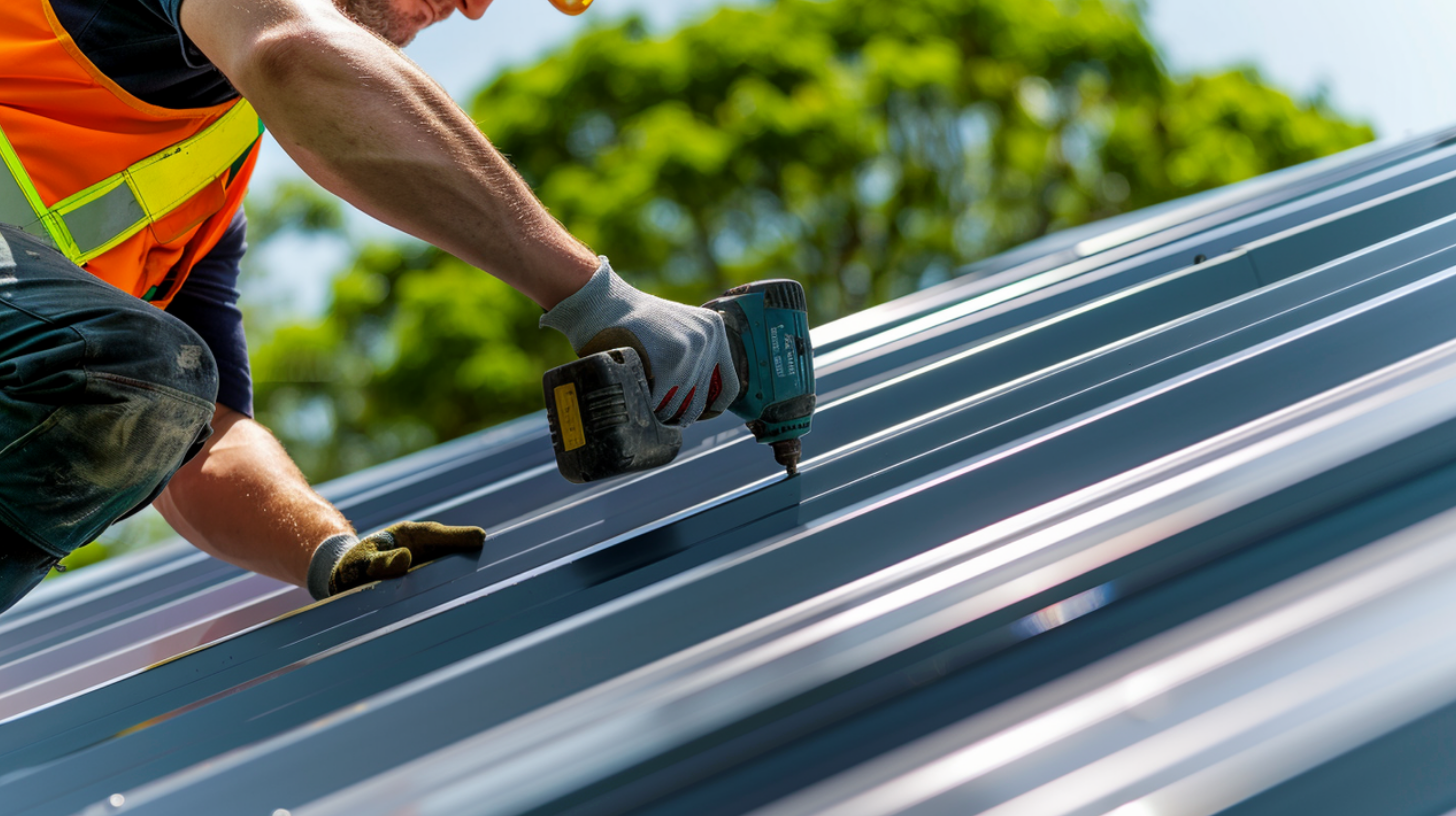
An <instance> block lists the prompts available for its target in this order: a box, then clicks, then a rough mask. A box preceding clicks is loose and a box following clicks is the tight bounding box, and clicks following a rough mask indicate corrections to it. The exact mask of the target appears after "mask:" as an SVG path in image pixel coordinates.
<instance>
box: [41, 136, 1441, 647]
mask: <svg viewBox="0 0 1456 816" xmlns="http://www.w3.org/2000/svg"><path fill="white" fill-rule="evenodd" d="M1412 149H1413V148H1412V147H1411V146H1402V147H1401V148H1398V149H1394V150H1379V151H1377V150H1371V151H1367V152H1369V153H1372V154H1374V157H1371V156H1366V157H1363V158H1357V157H1349V158H1345V159H1340V160H1339V161H1338V162H1328V163H1326V164H1333V165H1337V166H1336V167H1335V168H1334V169H1322V170H1316V168H1309V169H1306V170H1300V171H1299V172H1297V173H1289V174H1284V175H1287V176H1292V177H1294V178H1293V179H1287V178H1286V179H1284V180H1277V179H1276V180H1264V181H1261V182H1259V183H1258V184H1251V185H1248V189H1247V190H1240V191H1231V192H1225V193H1221V194H1220V195H1219V196H1214V197H1212V198H1219V199H1220V200H1221V201H1223V202H1225V203H1228V202H1235V201H1236V202H1242V203H1244V204H1248V203H1249V202H1250V201H1251V200H1258V202H1259V205H1260V206H1268V204H1269V203H1270V202H1269V201H1268V200H1267V199H1268V198H1269V196H1271V195H1273V196H1280V195H1283V196H1288V195H1289V194H1290V188H1291V187H1292V188H1296V189H1300V190H1307V189H1317V188H1318V187H1320V186H1328V184H1329V183H1330V182H1331V181H1332V180H1333V179H1335V178H1338V177H1340V176H1341V174H1342V173H1343V174H1351V173H1353V172H1354V170H1355V169H1361V170H1362V171H1368V169H1369V168H1379V167H1380V166H1381V164H1382V162H1385V161H1388V160H1390V159H1391V157H1393V156H1396V155H1401V156H1405V155H1409V151H1411V150H1412ZM1440 161H1441V160H1440V158H1439V156H1435V157H1433V156H1425V157H1420V158H1418V159H1417V160H1416V161H1414V162H1411V163H1410V164H1411V165H1412V166H1413V167H1414V170H1413V169H1412V167H1406V168H1404V169H1403V170H1400V171H1398V172H1397V171H1390V170H1386V171H1385V172H1383V173H1381V174H1377V175H1378V178H1376V179H1375V183H1374V184H1373V185H1372V184H1366V185H1364V186H1363V187H1362V188H1361V189H1362V191H1363V194H1364V195H1367V196H1368V195H1374V194H1376V193H1378V192H1380V191H1382V190H1385V189H1387V188H1389V187H1390V186H1392V185H1398V184H1400V183H1403V182H1402V181H1401V180H1402V179H1407V180H1408V178H1409V176H1410V174H1411V173H1412V172H1416V173H1430V172H1432V171H1433V168H1435V167H1439V166H1442V165H1441V164H1440ZM1433 162H1434V163H1433ZM1296 182H1298V183H1296ZM1254 194H1258V195H1254ZM1260 195H1262V196H1263V198H1260V197H1259V196H1260ZM1351 200H1352V199H1350V198H1349V197H1348V196H1346V197H1336V199H1335V201H1337V202H1338V203H1345V204H1348V203H1349V202H1350V201H1351ZM1320 206H1325V207H1329V206H1335V204H1332V203H1331V202H1330V201H1323V202H1321V205H1320ZM1413 211H1414V210H1413ZM1209 212H1213V213H1216V214H1217V216H1218V217H1220V218H1224V219H1228V218H1231V217H1232V215H1231V214H1230V211H1229V209H1228V208H1227V207H1224V208H1223V209H1220V208H1218V207H1216V206H1213V205H1211V204H1209V203H1208V202H1206V201H1205V202H1195V203H1193V204H1190V205H1186V206H1184V207H1181V208H1176V209H1175V210H1174V212H1173V213H1170V214H1165V215H1162V216H1158V217H1153V218H1148V219H1146V220H1145V221H1143V222H1141V226H1138V227H1135V228H1134V227H1125V228H1122V229H1119V230H1117V232H1118V233H1119V237H1115V238H1114V237H1107V236H1104V237H1101V238H1098V239H1097V241H1098V247H1097V251H1099V252H1103V253H1104V254H1105V253H1106V250H1108V249H1110V248H1111V249H1116V248H1118V247H1119V246H1123V245H1125V244H1126V243H1127V242H1129V241H1132V240H1133V239H1136V238H1146V236H1148V235H1149V234H1150V233H1152V232H1154V231H1155V230H1154V229H1153V227H1150V226H1149V225H1150V224H1152V225H1154V226H1156V227H1158V228H1160V229H1162V230H1163V231H1164V232H1167V231H1168V227H1169V226H1173V227H1176V226H1177V225H1179V224H1180V223H1183V222H1184V221H1186V220H1187V219H1188V218H1191V217H1193V216H1194V215H1196V214H1207V213H1209ZM1308 217H1312V214H1309V216H1308ZM1349 232H1350V233H1353V234H1361V233H1360V231H1359V230H1350V231H1349ZM1162 239H1163V240H1166V236H1163V237H1162ZM1090 251H1091V250H1086V252H1090ZM1184 251H1185V252H1186V251H1187V248H1186V247H1184ZM1210 251H1211V250H1210ZM1023 272H1024V270H1023ZM1018 274H1022V273H1018ZM1062 288H1063V289H1065V288H1066V287H1062ZM1088 294H1089V293H1087V292H1084V291H1081V289H1080V287H1079V288H1076V289H1074V290H1073V293H1072V296H1071V298H1070V299H1066V298H1064V299H1063V301H1061V302H1050V303H1045V304H1041V305H1040V306H1041V312H1042V313H1045V312H1046V311H1048V310H1051V309H1055V308H1058V307H1060V306H1064V305H1066V304H1067V303H1071V302H1075V300H1077V299H1079V298H1082V297H1086V296H1087V295H1088ZM1022 302H1023V304H1025V303H1029V302H1031V301H1029V300H1028V299H1025V298H1023V300H1022ZM960 308H962V309H964V307H963V306H962V307H960ZM1003 316H1004V315H1003ZM982 317H984V315H978V316H976V317H974V318H972V320H971V322H980V320H981V318H982ZM1013 317H1014V319H1025V318H1027V317H1028V316H1027V315H1025V314H1023V313H1021V312H1016V313H1014V315H1013ZM860 322H861V323H863V322H864V321H863V320H862V319H861V321H860ZM963 322H964V321H963ZM1004 322H1005V321H1004V320H1003V323H1004ZM956 328H958V329H960V330H961V331H960V333H961V334H964V326H957V327H956ZM995 328H996V325H994V324H993V325H991V326H985V327H983V329H982V330H983V331H984V330H994V329H995ZM833 331H834V330H833V329H832V328H831V327H825V331H821V334H829V333H832V332H833ZM925 339H926V338H925V337H924V336H921V337H918V338H917V342H916V344H915V345H916V346H917V353H921V354H923V353H924V351H923V349H919V348H918V347H921V346H923V345H924V343H923V342H922V341H924V340H925ZM881 353H882V352H880V351H877V352H876V354H881ZM860 362H863V360H861V361H860ZM821 368H822V370H823V372H824V373H823V376H822V377H821V380H822V382H823V383H824V384H825V386H826V387H828V388H832V387H833V386H834V384H835V382H836V376H835V375H836V373H837V371H836V370H835V364H834V363H833V362H830V363H829V365H827V366H821ZM861 385H863V381H861ZM848 387H852V386H848ZM533 430H534V431H535V435H536V436H542V438H544V436H543V433H542V431H541V430H540V422H539V419H537V420H536V421H535V422H534V427H533V425H532V423H531V422H530V421H529V420H528V421H526V422H522V423H515V424H513V425H512V426H510V427H507V428H504V429H501V430H499V431H496V432H492V434H490V437H491V438H492V442H493V445H494V448H495V450H494V451H493V453H494V454H497V455H495V456H494V457H493V458H494V459H496V460H503V464H501V465H498V466H497V467H498V469H497V470H492V469H491V468H490V467H489V465H488V463H487V462H481V461H478V460H477V459H476V457H474V456H471V455H470V453H469V452H466V451H462V450H461V448H463V447H466V445H462V444H452V445H451V446H445V449H442V451H441V455H442V456H443V460H437V461H443V462H450V461H452V460H453V461H454V464H453V465H451V464H440V465H431V464H430V463H429V461H428V457H425V456H417V457H409V458H408V459H407V460H405V461H404V462H401V463H399V464H397V465H391V466H389V467H388V468H385V469H380V472H379V473H377V474H374V475H371V476H369V477H367V481H369V483H370V484H373V485H374V486H373V487H362V486H361V487H360V488H359V489H358V493H359V495H358V496H357V497H344V496H342V495H341V496H339V497H336V498H338V499H339V501H340V504H341V506H343V507H344V508H345V509H346V511H351V510H354V511H355V512H353V513H352V514H353V515H354V516H355V519H356V522H358V523H359V524H360V526H361V527H366V528H367V527H369V526H371V525H372V524H374V523H381V524H382V523H385V522H387V521H392V520H394V519H395V518H397V517H400V516H402V515H404V514H406V513H408V512H410V511H411V509H413V510H418V509H420V508H421V507H429V504H428V502H430V501H432V500H439V499H440V498H442V497H444V496H452V497H453V496H457V495H458V494H460V493H461V492H470V484H471V482H472V481H474V482H475V483H482V482H483V483H484V484H486V485H489V484H490V483H491V482H492V481H495V480H497V479H499V478H503V477H505V476H506V474H509V473H512V472H518V471H519V470H520V469H521V468H522V467H527V468H529V467H532V466H533V463H534V466H535V467H536V469H537V470H538V471H539V475H542V476H547V475H549V473H550V468H549V466H548V465H549V454H548V453H547V452H546V451H545V446H544V444H542V440H541V439H536V438H534V437H533V435H532V431H533ZM472 441H473V440H472ZM689 441H690V442H691V441H693V439H692V437H691V436H690V438H689ZM503 443H507V444H503ZM508 443H515V444H508ZM531 443H534V445H535V448H536V449H537V452H536V454H535V455H534V457H530V458H529V460H523V459H522V458H521V453H520V452H519V448H517V447H516V445H517V444H525V445H530V444H531ZM467 444H468V443H467ZM501 449H504V455H499V454H501V453H502V450H501ZM537 460H539V461H537ZM462 473H468V474H470V475H469V476H468V477H467V478H466V479H464V480H463V479H462ZM405 474H408V478H396V481H395V482H394V483H392V484H391V483H390V478H391V477H403V476H405ZM361 481H362V480H361V479H355V480H352V483H353V484H359V483H360V482H361ZM381 483H384V484H387V485H388V486H387V487H380V486H379V485H380V484H381ZM343 487H344V488H346V489H347V488H349V487H350V485H344V486H343ZM531 488H532V493H533V495H532V496H531V502H530V503H531V504H533V505H539V504H542V503H544V499H545V497H543V495H542V494H541V491H543V490H545V491H547V493H546V496H549V497H551V498H554V499H555V500H562V499H564V498H565V497H567V496H569V495H571V494H570V491H569V489H568V488H566V487H564V486H563V485H562V483H560V482H557V481H554V480H552V479H550V478H545V479H536V480H533V481H532V483H531ZM553 488H554V491H555V492H552V490H553ZM483 489H485V490H489V489H491V488H490V487H486V488H483ZM325 492H326V494H328V495H333V493H334V491H331V490H329V489H327V488H326V490H325ZM337 492H338V493H340V494H342V493H344V492H346V490H339V491H337ZM383 496H389V497H390V498H391V499H392V501H394V502H396V503H394V504H391V503H390V502H388V501H382V500H381V497H383ZM401 499H404V501H405V503H404V504H398V503H397V502H399V501H400V500H401ZM356 506H357V507H359V508H362V507H367V508H369V510H370V513H368V514H365V515H368V516H369V517H368V518H361V517H360V514H359V513H358V512H357V510H356ZM207 574H208V576H209V577H211V578H213V579H215V580H221V579H223V578H226V577H230V576H231V575H232V574H235V573H232V572H229V571H227V570H222V571H218V570H217V569H216V568H214V567H211V566H209V570H208V572H207ZM168 591H170V590H168V589H166V588H164V589H163V590H162V592H160V593H159V594H158V595H157V596H156V597H157V600H158V602H165V600H166V598H167V597H169V596H168V595H167V592H168ZM93 606H95V607H100V608H101V609H102V610H106V609H114V608H124V607H119V605H116V604H113V603H111V602H110V600H109V599H107V598H105V597H104V596H103V597H100V598H97V603H95V604H93ZM103 614H104V612H103ZM87 622H88V624H89V625H96V624H98V623H101V622H100V621H96V620H95V619H94V617H92V618H91V619H90V620H88V621H87ZM58 623H63V624H64V623H66V622H58ZM167 625H168V624H167V622H166V619H165V618H163V619H161V620H159V621H158V628H159V629H162V628H165V627H166V626H167ZM50 630H51V631H53V632H58V633H59V632H64V631H66V626H65V625H53V626H51V627H50Z"/></svg>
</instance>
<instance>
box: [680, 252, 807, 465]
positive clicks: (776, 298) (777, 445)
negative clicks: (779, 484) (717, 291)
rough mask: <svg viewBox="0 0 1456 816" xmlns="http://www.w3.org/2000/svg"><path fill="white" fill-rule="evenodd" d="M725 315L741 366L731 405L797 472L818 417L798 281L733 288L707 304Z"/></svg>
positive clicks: (756, 435) (737, 363)
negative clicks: (802, 442) (802, 446)
mask: <svg viewBox="0 0 1456 816" xmlns="http://www.w3.org/2000/svg"><path fill="white" fill-rule="evenodd" d="M704 306H705V307H706V308H709V309H713V310H715V311H717V312H718V313H719V314H720V315H722V316H723V325H724V327H725V328H726V329H727V330H728V338H729V346H730V348H732V350H733V363H734V367H735V368H737V369H738V383H739V391H738V397H737V399H735V400H734V401H733V404H732V405H730V406H728V410H729V411H731V412H732V413H733V414H734V415H735V416H737V417H738V418H739V419H742V420H743V421H744V422H745V423H747V425H748V429H749V430H750V431H752V432H753V436H754V438H755V439H757V440H758V441H759V442H761V443H763V444H766V445H772V446H773V450H774V458H775V459H776V460H777V461H778V463H779V464H781V465H783V466H784V467H786V468H788V471H789V475H790V476H792V475H794V474H795V473H796V472H798V467H799V456H800V453H799V451H800V443H799V437H801V436H803V435H804V434H806V433H808V432H809V423H810V421H811V420H812V419H813V416H814V400H815V396H814V352H813V348H812V346H811V345H810V343H809V309H808V304H807V303H806V300H805V297H804V287H802V286H800V285H799V284H798V282H796V281H786V280H772V281H759V282H757V283H750V284H746V285H744V286H739V287H736V288H734V289H729V290H728V291H727V292H725V293H724V294H723V297H720V298H717V299H716V300H712V301H709V302H708V303H706V304H704Z"/></svg>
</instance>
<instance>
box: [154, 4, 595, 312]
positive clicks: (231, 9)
mask: <svg viewBox="0 0 1456 816" xmlns="http://www.w3.org/2000/svg"><path fill="white" fill-rule="evenodd" d="M181 22H182V28H183V30H184V31H186V32H187V34H188V36H189V37H191V38H192V40H193V42H194V43H195V44H196V45H197V47H198V48H200V49H201V50H202V52H203V54H205V55H206V56H207V57H208V59H210V60H211V61H212V62H213V64H214V65H216V66H217V67H218V69H219V70H221V71H222V72H223V74H224V75H225V76H227V78H228V79H229V80H230V81H231V82H232V83H233V85H234V86H235V87H236V88H237V89H238V91H239V92H240V93H241V94H242V95H243V96H244V97H245V98H247V100H248V101H249V102H251V103H252V104H253V107H254V108H256V109H257V111H258V114H259V116H261V117H262V119H263V122H264V123H265V124H266V125H267V126H268V130H269V132H270V133H271V134H272V135H273V136H274V138H276V139H277V140H278V143H279V144H280V145H282V146H283V149H284V150H286V151H288V154H289V155H290V156H292V157H293V159H294V160H295V161H296V162H298V164H299V166H300V167H302V168H303V170H304V171H305V172H306V173H308V174H309V175H310V176H311V177H312V178H314V179H315V180H316V181H318V182H319V183H320V184H322V185H323V186H324V187H326V188H328V189H329V190H331V191H332V192H334V193H336V194H338V195H339V196H340V197H342V198H344V199H346V200H348V201H350V202H351V203H353V204H354V205H355V206H357V207H359V208H360V209H361V210H364V211H365V212H367V213H369V214H370V215H373V216H374V217H376V218H378V219H380V220H381V221H384V222H385V223H388V224H391V225H393V226H395V227H398V228H399V229H401V230H404V231H405V232H408V233H410V234H412V235H414V236H416V237H418V238H421V239H423V240H425V241H428V242H429V243H431V244H434V245H435V246H438V247H440V248H442V249H444V250H446V251H447V252H450V253H451V254H453V255H455V256H456V257H459V258H461V259H462V260H464V261H466V262H467V263H470V264H472V265H474V266H477V267H479V268H481V269H484V270H485V271H487V272H490V273H491V274H493V275H495V276H496V277H498V278H500V279H501V280H504V281H505V282H506V283H508V284H510V285H511V286H512V287H514V288H515V289H517V290H518V291H520V292H523V293H524V294H526V295H527V296H528V297H530V298H531V299H532V300H534V301H536V302H537V303H538V304H540V305H541V306H542V307H544V308H548V309H549V308H551V307H553V306H555V305H556V304H557V303H559V302H560V301H561V300H563V299H565V298H566V297H567V296H568V295H570V294H572V293H573V292H576V291H577V290H578V289H580V288H581V287H582V286H583V285H584V284H585V283H586V282H587V280H588V279H590V278H591V276H592V274H593V273H594V272H595V271H596V270H597V267H598V259H597V257H596V255H595V254H593V253H592V252H591V251H590V250H588V249H587V248H586V247H585V246H583V245H582V244H581V242H579V241H577V240H576V239H575V238H573V237H572V236H571V235H570V234H569V233H568V232H567V231H566V230H565V229H564V228H562V226H561V225H560V224H559V223H558V222H557V221H556V220H555V219H554V218H552V217H551V215H550V214H549V213H547V212H546V210H545V208H544V207H542V206H541V204H540V202H539V201H537V199H536V197H535V196H534V195H533V194H532V192H531V190H530V189H529V188H528V187H527V186H526V184H525V183H524V182H523V181H522V180H521V178H520V176H519V175H517V174H516V172H515V170H514V169H513V168H511V166H510V165H509V164H508V163H507V162H506V161H505V159H504V158H503V157H502V156H501V155H500V154H499V153H498V152H497V151H496V150H495V149H494V148H493V147H492V146H491V145H490V143H489V142H488V141H486V139H485V137H484V136H483V135H482V134H481V132H480V130H479V128H477V127H476V125H475V123H474V122H473V121H471V119H470V117H469V116H467V115H466V114H465V112H464V111H462V110H461V109H460V108H459V106H457V105H456V104H455V103H454V101H452V100H451V99H450V97H449V96H448V95H447V94H446V93H445V92H444V91H443V90H441V89H440V87H439V86H438V85H436V84H435V82H434V81H433V80H431V79H430V78H429V77H428V76H427V75H426V74H425V73H424V72H423V71H421V70H420V69H419V67H418V66H416V65H415V64H414V63H412V62H410V61H409V60H408V59H407V58H405V56H404V55H403V54H401V53H400V52H399V50H398V49H396V48H394V47H392V46H390V45H389V44H387V43H386V42H384V41H383V40H381V39H379V38H378V37H376V36H374V35H373V34H371V33H370V32H368V31H366V30H365V29H363V28H361V27H360V26H358V25H356V24H355V23H353V22H352V21H350V20H349V19H348V18H346V17H344V16H343V15H342V14H341V13H340V12H339V11H338V10H337V9H336V8H335V7H334V4H333V2H331V0H249V2H238V0H184V2H183V3H182V7H181Z"/></svg>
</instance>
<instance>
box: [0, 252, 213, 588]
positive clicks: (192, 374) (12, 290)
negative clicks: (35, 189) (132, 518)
mask: <svg viewBox="0 0 1456 816" xmlns="http://www.w3.org/2000/svg"><path fill="white" fill-rule="evenodd" d="M216 395H217V366H216V364H215V363H214V362H213V359H212V353H211V352H209V351H208V349H207V345H206V344H205V343H204V342H203V341H202V339H201V338H200V337H198V336H197V334H196V333H195V332H193V331H192V330H191V329H190V328H188V327H187V326H186V325H185V324H184V323H182V321H180V320H177V319H176V318H174V317H172V316H171V315H169V314H167V313H165V312H163V311H162V310H161V309H158V308H156V307H154V306H151V305H150V304H147V303H145V302H143V301H141V300H139V299H137V298H134V297H131V296H130V295H127V294H125V293H123V292H121V291H120V290H118V289H116V288H115V287H112V286H110V285H109V284H106V283H104V282H103V281H101V280H99V279H97V278H96V277H94V276H93V275H91V274H90V273H88V272H86V271H85V270H83V269H81V268H80V267H78V266H76V265H74V264H72V263H71V262H70V261H68V260H67V259H66V258H65V257H64V256H63V255H61V254H60V253H58V252H56V251H55V250H53V249H50V248H48V247H46V246H45V245H44V244H42V243H40V242H39V241H36V240H35V239H34V238H32V237H31V236H29V235H26V234H25V233H23V232H20V231H19V230H16V229H12V228H10V227H8V226H6V225H3V224H0V549H5V548H6V547H7V546H8V547H9V548H10V549H11V550H12V551H13V550H15V549H17V548H18V549H22V550H23V549H25V544H29V545H31V546H33V547H34V548H36V549H38V550H39V551H41V552H42V553H44V554H45V555H47V556H49V557H54V558H59V557H62V556H65V555H67V554H69V553H70V552H71V551H72V550H74V549H76V548H77V547H79V546H81V545H82V544H86V543H88V542H90V541H92V540H93V539H95V538H96V537H97V536H98V535H99V534H100V533H101V532H102V531H103V530H105V529H106V527H107V526H108V525H110V524H111V523H112V522H115V521H117V520H118V519H121V518H124V517H126V516H127V515H130V514H131V513H134V512H136V511H137V510H140V509H141V508H143V507H146V506H147V505H148V504H150V503H151V502H152V500H153V499H155V498H156V497H157V496H158V495H159V494H160V493H161V492H162V489H163V488H165V487H166V485H167V481H168V480H169V479H171V477H172V474H173V473H175V472H176V470H177V468H179V467H181V466H182V465H183V464H184V463H185V462H186V461H187V460H188V459H190V458H191V457H192V456H193V455H195V454H196V453H197V451H199V450H200V449H201V447H202V443H203V442H204V441H206V439H207V437H208V436H209V435H211V433H212V429H211V427H210V426H209V422H210V420H211V418H212V413H213V408H214V403H213V400H214V399H215V398H216ZM11 560H12V561H13V559H11ZM6 563H9V562H7V561H6V560H3V559H0V571H3V570H5V568H6V566H5V565H6ZM42 574H43V573H42ZM37 580H38V579H37ZM5 585H6V579H5V576H4V575H0V610H3V609H5V608H6V607H8V606H9V605H10V603H13V602H14V601H15V600H16V599H18V597H19V596H18V595H17V596H16V597H15V598H10V599H8V600H7V599H6V598H5V597H3V595H4V592H3V588H4V586H5ZM33 585H34V584H33V583H32V584H31V586H33ZM29 588H30V587H26V588H25V590H23V591H21V593H20V594H24V592H25V591H28V590H29Z"/></svg>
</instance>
